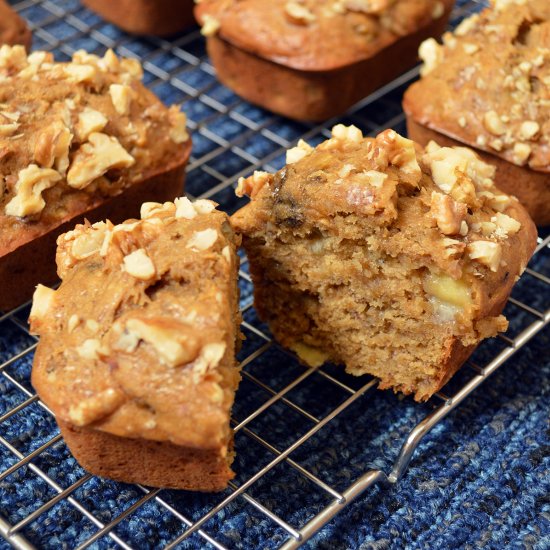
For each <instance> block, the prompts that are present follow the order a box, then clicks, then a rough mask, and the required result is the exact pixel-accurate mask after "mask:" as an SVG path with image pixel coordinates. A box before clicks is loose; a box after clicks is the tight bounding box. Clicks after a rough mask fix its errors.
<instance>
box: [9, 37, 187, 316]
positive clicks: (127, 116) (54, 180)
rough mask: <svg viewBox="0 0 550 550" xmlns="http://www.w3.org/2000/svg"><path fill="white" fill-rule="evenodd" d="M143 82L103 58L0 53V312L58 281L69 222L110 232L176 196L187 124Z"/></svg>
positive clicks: (15, 50) (132, 65)
mask: <svg viewBox="0 0 550 550" xmlns="http://www.w3.org/2000/svg"><path fill="white" fill-rule="evenodd" d="M141 74H142V71H141V66H140V64H139V63H138V62H137V61H136V60H132V59H119V58H118V57H117V56H116V55H115V54H114V53H113V52H112V51H111V50H109V51H107V53H106V54H105V55H104V57H98V56H96V55H90V54H87V53H86V52H84V51H78V52H76V53H75V54H74V55H73V59H72V61H71V62H70V63H54V61H53V58H52V55H51V54H50V53H47V52H33V53H32V54H30V55H28V56H27V54H26V53H25V50H24V48H23V47H22V46H13V47H9V46H2V47H1V48H0V191H1V192H0V310H6V309H10V308H12V307H14V306H16V305H18V304H21V303H22V302H24V301H26V300H28V299H30V298H31V296H32V293H33V290H34V287H35V286H36V284H37V283H39V282H42V283H53V282H54V281H55V280H56V273H55V241H56V238H57V236H58V235H59V234H61V233H63V232H64V231H67V230H69V229H70V228H73V227H74V225H75V224H76V223H77V222H81V221H83V220H84V218H86V219H88V220H90V221H97V220H101V219H105V218H108V219H110V220H112V221H113V222H114V223H118V222H121V221H123V220H125V219H127V218H129V217H132V216H138V215H139V208H140V205H141V204H142V203H143V202H144V201H148V200H157V201H165V200H173V199H174V198H175V197H177V196H179V195H181V193H182V189H183V180H184V171H185V165H186V163H187V159H188V157H189V153H190V149H191V140H190V139H189V136H188V134H187V132H186V129H185V123H186V118H185V115H184V114H183V113H181V112H180V111H179V108H178V107H175V106H173V107H171V108H170V109H168V108H166V107H165V106H164V105H162V103H161V102H160V101H159V100H158V99H157V98H156V97H155V95H154V94H153V93H152V92H150V91H149V90H147V89H146V88H145V87H144V86H143V85H142V84H141V82H140V78H141Z"/></svg>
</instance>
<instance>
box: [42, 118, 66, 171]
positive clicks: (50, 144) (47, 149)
mask: <svg viewBox="0 0 550 550" xmlns="http://www.w3.org/2000/svg"><path fill="white" fill-rule="evenodd" d="M72 140H73V134H72V133H71V131H70V130H69V128H67V126H66V125H65V124H64V123H63V122H61V121H60V122H58V123H56V124H53V125H52V126H51V127H50V128H46V129H45V130H44V131H43V132H42V133H41V134H40V135H39V137H38V140H37V141H36V145H35V147H34V160H36V162H37V163H38V164H40V165H41V166H43V167H44V168H52V167H55V168H56V170H57V171H58V172H59V173H60V174H62V175H63V174H65V172H66V171H67V168H68V167H69V148H70V146H71V142H72Z"/></svg>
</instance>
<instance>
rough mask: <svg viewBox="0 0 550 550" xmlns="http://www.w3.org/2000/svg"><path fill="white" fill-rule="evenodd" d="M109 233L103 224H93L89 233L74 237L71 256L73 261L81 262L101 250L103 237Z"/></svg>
mask: <svg viewBox="0 0 550 550" xmlns="http://www.w3.org/2000/svg"><path fill="white" fill-rule="evenodd" d="M108 231H109V229H108V225H107V224H106V223H105V222H98V223H94V225H93V226H92V230H91V231H86V232H84V233H81V234H80V235H77V236H75V237H74V240H73V243H72V245H71V255H72V256H73V258H74V259H75V260H83V259H85V258H88V257H89V256H92V255H93V254H95V253H96V252H99V251H100V250H101V247H102V245H103V242H104V240H105V235H106V233H107V232H108Z"/></svg>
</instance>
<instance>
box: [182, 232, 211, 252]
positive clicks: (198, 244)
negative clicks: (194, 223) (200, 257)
mask: <svg viewBox="0 0 550 550" xmlns="http://www.w3.org/2000/svg"><path fill="white" fill-rule="evenodd" d="M217 240H218V232H217V231H216V230H215V229H210V228H209V229H204V230H203V231H195V233H193V235H192V236H191V238H190V239H189V242H188V243H187V248H193V249H195V250H208V249H209V248H210V247H211V246H213V244H214V243H215V242H216V241H217Z"/></svg>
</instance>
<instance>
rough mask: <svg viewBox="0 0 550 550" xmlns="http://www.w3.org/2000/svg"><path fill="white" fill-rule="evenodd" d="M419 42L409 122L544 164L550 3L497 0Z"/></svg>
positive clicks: (518, 160)
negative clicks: (439, 40)
mask: <svg viewBox="0 0 550 550" xmlns="http://www.w3.org/2000/svg"><path fill="white" fill-rule="evenodd" d="M443 42H444V45H443V46H438V45H437V44H436V43H435V41H427V42H426V43H424V44H423V45H422V46H421V48H420V54H421V56H422V57H423V58H424V60H425V65H424V68H423V69H422V71H421V72H422V73H423V78H422V79H421V80H420V81H419V82H417V83H415V84H413V85H412V86H411V87H410V88H409V90H408V91H407V93H406V94H405V98H404V109H405V111H406V112H407V114H408V115H409V116H410V117H412V118H413V119H414V120H415V121H416V122H418V123H419V124H422V125H423V126H426V127H428V128H431V129H433V130H436V131H438V132H440V133H441V134H445V135H447V136H448V137H451V138H453V139H456V140H458V141H460V142H462V143H465V144H468V145H470V146H472V147H476V148H477V149H479V150H482V151H485V152H489V153H491V154H492V155H494V156H497V157H500V158H502V159H504V160H507V161H508V162H510V163H513V164H517V165H518V166H528V167H530V168H531V169H532V170H535V171H538V172H546V173H548V172H550V95H549V93H548V90H549V89H550V53H549V52H550V3H548V2H547V1H546V0H531V1H529V2H525V1H521V0H518V1H511V2H504V1H501V0H497V1H496V2H495V6H494V7H492V8H489V9H486V10H484V11H483V12H481V14H479V15H474V16H472V17H470V18H468V19H467V20H465V21H463V22H462V23H461V24H460V25H459V27H458V28H457V29H456V31H455V33H454V34H453V35H451V34H447V35H445V36H444V37H443Z"/></svg>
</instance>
